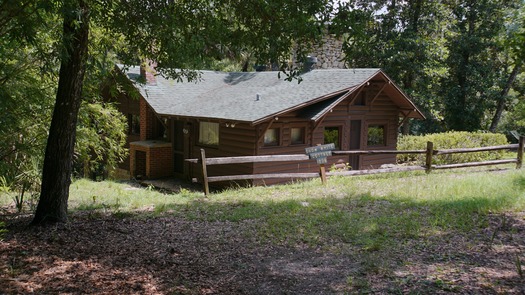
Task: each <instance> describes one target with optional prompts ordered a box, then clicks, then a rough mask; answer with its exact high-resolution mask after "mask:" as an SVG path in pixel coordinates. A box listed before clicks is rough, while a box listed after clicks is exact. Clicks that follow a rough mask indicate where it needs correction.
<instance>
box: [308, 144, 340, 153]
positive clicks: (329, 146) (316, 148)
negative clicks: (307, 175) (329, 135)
mask: <svg viewBox="0 0 525 295" xmlns="http://www.w3.org/2000/svg"><path fill="white" fill-rule="evenodd" d="M333 150H335V143H329V144H323V145H318V146H313V147H307V148H305V149H304V152H305V153H306V154H307V155H309V154H311V153H315V152H323V151H333Z"/></svg>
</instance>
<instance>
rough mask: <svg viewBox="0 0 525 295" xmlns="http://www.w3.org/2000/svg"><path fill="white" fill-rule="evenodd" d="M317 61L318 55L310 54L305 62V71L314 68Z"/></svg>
mask: <svg viewBox="0 0 525 295" xmlns="http://www.w3.org/2000/svg"><path fill="white" fill-rule="evenodd" d="M316 63H317V57H315V56H310V55H308V56H307V57H306V61H305V62H304V69H303V72H305V73H306V72H309V71H311V70H313V68H314V65H315V64H316Z"/></svg>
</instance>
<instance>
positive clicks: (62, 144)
mask: <svg viewBox="0 0 525 295" xmlns="http://www.w3.org/2000/svg"><path fill="white" fill-rule="evenodd" d="M63 19H64V24H63V36H62V42H63V44H62V46H63V48H64V49H63V50H64V52H63V55H62V60H61V64H60V72H59V80H58V81H59V82H58V90H57V95H56V102H55V108H54V110H53V118H52V120H51V127H50V129H49V136H48V140H47V146H46V152H45V157H44V168H43V172H42V186H41V193H40V199H39V202H38V206H37V209H36V213H35V217H34V219H33V221H32V224H43V223H53V222H65V221H67V202H68V198H69V186H70V184H71V172H72V161H73V152H74V147H75V136H76V125H77V118H78V110H79V108H80V103H81V101H82V86H83V81H84V73H85V69H86V60H87V49H88V35H89V9H88V6H87V4H86V3H85V2H84V0H72V1H66V2H65V3H64V11H63Z"/></svg>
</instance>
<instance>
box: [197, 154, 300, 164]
mask: <svg viewBox="0 0 525 295" xmlns="http://www.w3.org/2000/svg"><path fill="white" fill-rule="evenodd" d="M309 159H310V158H309V157H308V155H304V154H298V155H269V156H238V157H221V158H208V159H206V162H207V164H208V165H224V164H240V163H261V162H294V161H306V160H309Z"/></svg>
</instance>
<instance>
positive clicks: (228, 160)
mask: <svg viewBox="0 0 525 295" xmlns="http://www.w3.org/2000/svg"><path fill="white" fill-rule="evenodd" d="M524 139H525V137H523V136H522V137H520V138H519V143H518V144H508V145H499V146H488V147H480V148H457V149H442V150H435V149H434V144H433V143H432V142H427V148H426V149H424V150H353V151H332V154H333V155H334V156H335V155H378V154H396V155H397V154H425V165H422V166H419V165H415V166H398V167H393V168H380V169H368V170H348V171H338V170H336V171H330V172H326V168H325V164H319V172H305V173H270V174H244V175H223V176H208V172H207V166H210V165H226V164H240V163H261V162H294V161H297V162H301V161H309V160H311V159H310V157H309V156H308V155H306V154H304V155H303V154H295V155H269V156H238V157H216V158H206V154H205V151H204V149H201V155H200V158H198V159H186V161H187V162H190V163H194V164H200V167H201V169H202V179H201V181H202V184H203V186H204V194H205V195H209V193H210V189H209V183H212V182H219V181H237V180H255V179H269V178H288V179H298V178H315V177H320V178H321V181H322V183H326V179H327V176H334V175H342V176H352V175H367V174H378V173H390V172H401V171H417V170H424V171H426V172H427V173H429V172H430V171H432V170H439V169H454V168H464V167H476V166H488V165H501V164H509V163H515V164H516V169H520V168H521V166H522V163H523V147H524V141H525V140H524ZM516 149H517V156H516V158H511V159H501V160H490V161H481V162H467V163H457V164H443V165H432V159H433V157H434V156H437V155H446V154H459V153H475V152H485V151H497V150H516ZM193 181H194V182H197V179H195V178H194V179H193Z"/></svg>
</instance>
